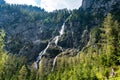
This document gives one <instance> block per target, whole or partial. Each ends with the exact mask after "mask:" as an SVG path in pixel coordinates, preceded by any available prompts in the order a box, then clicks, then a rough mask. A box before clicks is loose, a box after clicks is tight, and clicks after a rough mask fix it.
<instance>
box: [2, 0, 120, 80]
mask: <svg viewBox="0 0 120 80" xmlns="http://www.w3.org/2000/svg"><path fill="white" fill-rule="evenodd" d="M108 13H111V15H112V16H111V15H108ZM119 13H120V0H115V1H114V0H83V3H82V6H81V7H80V8H79V9H78V10H73V11H69V10H67V9H63V10H56V11H53V12H50V13H48V12H46V11H44V9H41V8H37V7H32V6H27V5H9V4H6V3H4V1H3V0H0V28H1V29H4V30H5V32H6V37H5V50H6V51H8V52H9V53H12V54H10V55H8V56H7V57H8V59H7V58H6V59H7V61H6V63H5V65H6V66H8V67H6V66H4V68H3V71H4V73H2V74H1V73H0V75H3V74H4V76H3V80H4V79H13V80H17V79H18V80H19V79H20V78H22V77H25V76H24V75H26V76H27V77H25V80H27V79H28V80H29V79H30V80H35V79H36V80H40V79H41V80H46V79H50V80H54V79H60V80H63V79H64V80H65V79H66V80H67V79H68V78H69V80H73V79H75V80H83V79H98V78H99V77H101V76H102V78H99V79H105V78H106V76H107V78H108V77H109V76H110V75H109V74H110V69H109V68H110V67H113V64H114V62H113V63H110V61H109V60H110V59H111V60H114V59H116V58H117V59H118V61H119V58H118V57H116V55H118V56H119V54H114V55H113V56H115V58H114V59H112V57H111V56H109V55H104V54H103V53H104V52H105V51H106V54H107V50H106V48H105V46H104V44H106V43H104V40H103V39H105V40H108V41H109V40H110V41H111V43H110V44H112V41H113V39H112V38H109V37H107V38H105V37H101V35H103V34H104V35H105V36H107V34H105V32H106V33H107V29H106V30H104V29H105V27H106V25H105V24H104V23H108V24H110V23H111V25H108V26H112V25H113V26H115V29H114V28H113V27H111V28H110V30H111V31H112V32H109V30H108V32H109V33H110V34H111V35H112V36H113V37H114V38H115V39H116V41H117V42H118V43H119V41H118V40H119V39H118V38H116V36H115V35H118V34H119V33H116V32H119V28H118V26H119V24H118V23H120V14H119ZM107 15H108V16H107ZM106 16H107V18H106ZM105 18H106V19H105ZM104 19H105V20H104ZM109 19H110V20H111V22H109ZM115 20H117V21H118V22H117V21H115ZM103 28H104V29H103ZM102 29H103V30H102ZM116 29H118V30H116ZM114 31H116V32H114ZM110 34H109V35H110ZM114 34H115V35H114ZM104 35H103V36H104ZM114 42H115V41H114ZM117 42H116V43H115V45H116V44H117ZM106 45H107V44H106ZM117 45H118V44H117ZM110 47H111V46H110ZM112 47H115V46H112ZM108 49H109V52H110V48H108ZM113 49H114V48H112V50H113ZM115 49H116V48H115ZM117 50H118V49H117ZM118 51H119V50H118ZM111 52H112V51H111ZM113 52H114V50H113ZM79 53H81V54H80V55H79ZM99 53H101V54H102V55H99ZM116 53H117V52H116ZM86 54H87V55H86ZM110 54H111V53H110ZM12 55H14V56H12ZM9 56H10V57H9ZM21 56H22V58H21ZM101 56H102V57H101ZM104 56H107V59H108V60H106V58H105V57H104ZM9 58H10V59H11V61H10V63H9V60H10V59H9ZM24 58H25V59H24ZM109 58H110V59H109ZM15 60H16V63H15V64H14V61H15ZM20 60H21V61H23V62H20ZM107 61H108V62H107ZM101 62H102V64H104V65H103V66H102V64H101ZM104 62H106V63H107V64H106V63H104ZM97 63H98V64H97ZM117 63H119V62H117ZM109 64H110V65H109ZM9 65H13V66H14V68H15V69H16V70H14V69H13V68H12V67H9ZM106 65H107V66H106ZM108 65H109V66H108ZM116 66H117V65H116V63H115V69H116V71H117V70H118V71H119V67H118V66H117V67H116ZM106 67H107V68H106ZM36 68H37V69H36ZM102 69H105V70H106V72H104V71H101V70H102ZM8 70H10V71H11V73H10V74H11V75H9V72H8ZM14 71H15V72H14ZM51 71H52V72H51ZM67 72H68V73H69V74H67ZM113 72H114V71H113ZM23 73H24V74H23ZM48 73H50V74H48ZM62 73H64V74H65V75H64V74H62ZM79 73H80V74H79ZM101 73H103V75H102V74H101ZM5 74H6V76H7V77H5ZM12 74H14V75H12ZM56 74H57V75H56ZM99 74H100V76H99ZM117 75H118V74H117ZM62 77H63V78H62ZM1 78H2V77H1ZM1 78H0V79H1Z"/></svg>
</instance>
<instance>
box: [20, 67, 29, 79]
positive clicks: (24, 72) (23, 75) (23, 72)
mask: <svg viewBox="0 0 120 80" xmlns="http://www.w3.org/2000/svg"><path fill="white" fill-rule="evenodd" d="M27 76H28V70H27V68H26V66H25V65H23V66H22V68H21V69H20V71H19V76H18V80H28V79H27Z"/></svg>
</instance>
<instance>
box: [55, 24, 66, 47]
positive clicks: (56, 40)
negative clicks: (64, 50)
mask: <svg viewBox="0 0 120 80" xmlns="http://www.w3.org/2000/svg"><path fill="white" fill-rule="evenodd" d="M64 29H65V23H63V25H62V28H61V30H60V31H59V36H56V37H55V38H54V40H55V44H56V45H57V44H58V41H59V38H60V37H61V36H62V35H63V34H64Z"/></svg>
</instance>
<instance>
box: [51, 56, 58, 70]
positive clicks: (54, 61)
mask: <svg viewBox="0 0 120 80" xmlns="http://www.w3.org/2000/svg"><path fill="white" fill-rule="evenodd" d="M57 57H58V56H56V57H55V58H54V60H53V67H52V70H51V71H54V68H55V63H56V60H57Z"/></svg>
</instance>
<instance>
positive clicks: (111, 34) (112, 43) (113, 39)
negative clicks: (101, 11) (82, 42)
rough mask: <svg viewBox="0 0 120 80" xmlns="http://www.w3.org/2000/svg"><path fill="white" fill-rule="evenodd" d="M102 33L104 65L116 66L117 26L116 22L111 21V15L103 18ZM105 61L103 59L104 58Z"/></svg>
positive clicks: (117, 48)
mask: <svg viewBox="0 0 120 80" xmlns="http://www.w3.org/2000/svg"><path fill="white" fill-rule="evenodd" d="M103 26H104V27H103V28H102V30H103V33H101V35H102V40H101V41H102V43H101V44H102V46H103V53H105V54H106V57H107V58H106V61H107V62H106V65H107V66H111V65H114V64H117V63H118V62H119V61H118V57H119V56H118V54H119V52H118V50H119V48H120V47H119V44H118V43H119V33H120V32H119V30H120V28H119V24H118V22H117V21H114V20H113V17H112V15H111V14H108V16H107V17H106V18H105V21H104V24H103ZM104 59H105V58H104Z"/></svg>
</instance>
